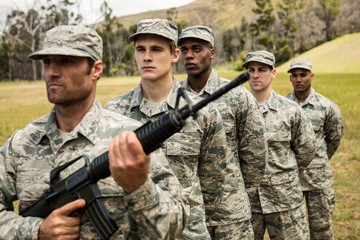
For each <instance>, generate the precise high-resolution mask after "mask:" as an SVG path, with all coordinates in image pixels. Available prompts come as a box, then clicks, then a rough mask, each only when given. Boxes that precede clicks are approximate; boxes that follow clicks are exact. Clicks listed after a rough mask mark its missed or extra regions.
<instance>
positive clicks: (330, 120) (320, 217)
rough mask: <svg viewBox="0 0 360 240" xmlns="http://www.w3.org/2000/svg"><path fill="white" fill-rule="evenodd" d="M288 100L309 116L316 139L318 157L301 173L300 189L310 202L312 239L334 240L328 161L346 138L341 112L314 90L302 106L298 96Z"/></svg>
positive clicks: (331, 180)
mask: <svg viewBox="0 0 360 240" xmlns="http://www.w3.org/2000/svg"><path fill="white" fill-rule="evenodd" d="M287 97H288V98H289V99H291V100H293V101H295V102H297V103H298V104H299V105H300V106H301V107H302V109H303V110H304V111H305V112H306V113H307V115H308V117H309V118H310V120H311V124H312V126H313V129H314V132H315V135H316V146H317V150H316V153H315V157H314V159H313V160H312V161H311V163H310V164H309V165H308V166H307V167H306V168H301V169H300V180H301V185H302V189H303V191H304V195H305V198H306V200H307V211H308V215H309V218H308V219H309V225H310V236H311V239H333V232H332V231H333V230H332V219H331V216H332V212H333V209H334V207H335V194H334V189H333V176H332V172H331V167H330V163H329V160H330V159H331V157H332V156H333V155H334V153H335V152H336V150H337V148H338V147H339V145H340V141H341V138H342V136H343V129H344V126H343V122H342V116H341V112H340V109H339V107H338V106H337V105H336V104H335V103H333V102H332V101H330V100H329V99H327V98H326V97H324V96H322V95H321V94H319V93H317V92H315V90H314V89H313V88H312V89H311V92H310V94H309V96H308V97H307V98H306V100H305V101H304V102H302V103H299V101H298V100H297V98H296V95H295V93H290V94H289V95H288V96H287ZM313 191H314V192H313Z"/></svg>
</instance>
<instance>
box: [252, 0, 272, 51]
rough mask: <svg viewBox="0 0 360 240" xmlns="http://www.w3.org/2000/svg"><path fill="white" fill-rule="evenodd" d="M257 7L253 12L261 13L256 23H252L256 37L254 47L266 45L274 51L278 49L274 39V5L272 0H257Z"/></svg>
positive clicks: (253, 34)
mask: <svg viewBox="0 0 360 240" xmlns="http://www.w3.org/2000/svg"><path fill="white" fill-rule="evenodd" d="M255 3H256V7H254V8H253V9H252V12H253V13H255V14H257V15H259V17H258V19H257V20H256V22H255V23H251V24H250V31H251V32H252V36H254V37H255V44H254V46H253V47H254V48H258V45H260V46H263V47H265V48H266V49H268V50H270V51H272V50H275V49H276V46H275V41H274V23H275V20H276V18H275V16H274V15H273V11H274V7H273V6H272V4H271V0H255Z"/></svg>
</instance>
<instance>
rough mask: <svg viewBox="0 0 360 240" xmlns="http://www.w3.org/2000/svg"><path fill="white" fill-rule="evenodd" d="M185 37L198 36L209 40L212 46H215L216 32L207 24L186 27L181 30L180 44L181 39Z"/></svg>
mask: <svg viewBox="0 0 360 240" xmlns="http://www.w3.org/2000/svg"><path fill="white" fill-rule="evenodd" d="M184 38H197V39H201V40H204V41H206V42H209V43H210V44H211V46H213V47H214V46H215V40H214V33H213V30H212V29H211V28H209V27H207V26H200V25H197V26H191V27H187V28H184V29H183V30H182V31H181V34H180V37H179V41H178V45H180V43H181V40H182V39H184Z"/></svg>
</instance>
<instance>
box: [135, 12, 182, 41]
mask: <svg viewBox="0 0 360 240" xmlns="http://www.w3.org/2000/svg"><path fill="white" fill-rule="evenodd" d="M142 34H154V35H158V36H162V37H164V38H167V39H169V40H170V41H173V42H174V43H175V44H176V43H177V41H178V28H177V26H176V23H174V22H173V21H171V20H169V19H160V18H154V19H143V20H141V21H140V22H138V24H137V28H136V33H134V34H132V35H131V36H130V37H129V40H130V41H135V40H136V37H138V36H139V35H142Z"/></svg>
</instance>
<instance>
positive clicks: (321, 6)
mask: <svg viewBox="0 0 360 240" xmlns="http://www.w3.org/2000/svg"><path fill="white" fill-rule="evenodd" d="M342 2H343V1H342V0H318V1H317V3H318V5H317V7H316V8H315V12H316V14H317V16H318V18H319V19H320V20H321V21H323V22H324V24H325V27H324V32H325V39H326V41H330V40H332V39H333V38H334V37H335V36H336V33H335V31H334V28H333V22H334V20H335V18H336V16H337V15H338V14H339V13H340V10H341V8H340V7H341V4H342Z"/></svg>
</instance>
